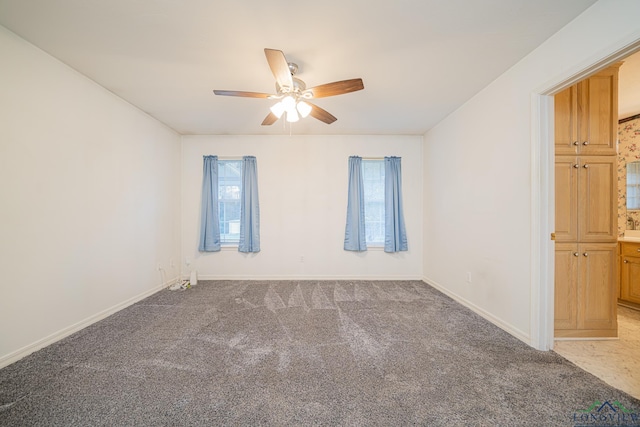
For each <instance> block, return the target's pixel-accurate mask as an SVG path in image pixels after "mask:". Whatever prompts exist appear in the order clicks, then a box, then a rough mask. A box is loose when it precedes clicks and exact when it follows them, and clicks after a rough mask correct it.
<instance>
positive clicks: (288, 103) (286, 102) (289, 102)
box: [280, 95, 296, 111]
mask: <svg viewBox="0 0 640 427" xmlns="http://www.w3.org/2000/svg"><path fill="white" fill-rule="evenodd" d="M280 102H282V106H283V107H284V109H285V110H286V111H291V110H293V109H294V108H295V106H296V100H295V99H293V96H291V95H287V96H285V97H284V98H283V99H282V101H280Z"/></svg>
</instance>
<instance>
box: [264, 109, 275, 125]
mask: <svg viewBox="0 0 640 427" xmlns="http://www.w3.org/2000/svg"><path fill="white" fill-rule="evenodd" d="M277 121H278V116H276V115H275V114H273V113H271V112H269V114H267V117H265V118H264V120H263V121H262V126H269V125H272V124H274V123H275V122H277Z"/></svg>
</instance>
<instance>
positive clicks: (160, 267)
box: [156, 263, 162, 271]
mask: <svg viewBox="0 0 640 427" xmlns="http://www.w3.org/2000/svg"><path fill="white" fill-rule="evenodd" d="M156 267H157V269H158V271H160V270H162V266H161V265H160V263H158V265H157V266H156Z"/></svg>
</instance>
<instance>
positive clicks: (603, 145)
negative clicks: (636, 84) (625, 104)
mask: <svg viewBox="0 0 640 427" xmlns="http://www.w3.org/2000/svg"><path fill="white" fill-rule="evenodd" d="M619 66H620V64H618V65H614V66H611V67H609V68H607V69H605V70H603V71H601V72H599V73H597V74H595V75H593V76H591V77H589V78H588V79H586V80H583V81H581V82H579V83H576V84H575V85H573V86H571V87H569V88H567V89H565V90H563V91H562V92H560V93H558V94H557V95H555V97H554V100H555V101H554V102H555V107H554V109H555V150H556V154H558V155H565V154H568V155H571V154H581V155H615V154H616V141H617V135H618V67H619Z"/></svg>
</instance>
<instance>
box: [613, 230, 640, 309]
mask: <svg viewBox="0 0 640 427" xmlns="http://www.w3.org/2000/svg"><path fill="white" fill-rule="evenodd" d="M618 298H619V299H620V302H621V303H623V304H624V303H627V304H630V305H633V306H635V307H640V243H632V242H620V289H619V294H618Z"/></svg>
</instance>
